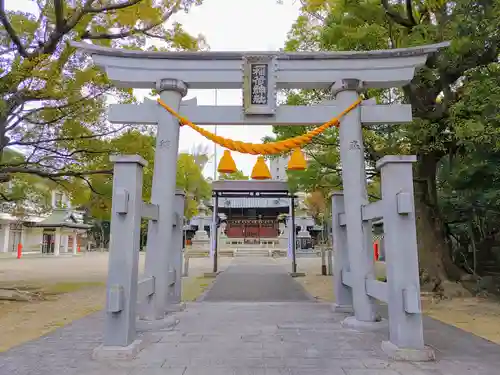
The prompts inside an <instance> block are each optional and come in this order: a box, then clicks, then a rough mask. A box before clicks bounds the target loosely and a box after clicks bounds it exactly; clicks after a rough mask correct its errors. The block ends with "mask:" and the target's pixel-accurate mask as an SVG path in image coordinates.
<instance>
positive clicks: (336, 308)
mask: <svg viewBox="0 0 500 375" xmlns="http://www.w3.org/2000/svg"><path fill="white" fill-rule="evenodd" d="M332 311H333V312H334V313H342V314H353V313H354V309H353V308H352V305H339V304H337V303H334V304H333V305H332Z"/></svg>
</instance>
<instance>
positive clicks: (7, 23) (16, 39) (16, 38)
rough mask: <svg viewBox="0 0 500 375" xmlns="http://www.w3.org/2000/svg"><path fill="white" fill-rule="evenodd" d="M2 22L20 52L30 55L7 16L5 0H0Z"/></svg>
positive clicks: (22, 54) (0, 20)
mask: <svg viewBox="0 0 500 375" xmlns="http://www.w3.org/2000/svg"><path fill="white" fill-rule="evenodd" d="M0 22H2V25H3V27H4V28H5V31H7V34H9V37H10V39H11V40H12V43H14V45H15V46H16V48H17V51H18V52H19V54H20V55H21V56H22V57H28V52H27V51H26V49H25V48H24V46H23V43H22V42H21V39H19V36H18V35H17V33H16V31H15V30H14V28H13V27H12V25H11V23H10V21H9V18H8V17H7V13H6V12H5V0H0Z"/></svg>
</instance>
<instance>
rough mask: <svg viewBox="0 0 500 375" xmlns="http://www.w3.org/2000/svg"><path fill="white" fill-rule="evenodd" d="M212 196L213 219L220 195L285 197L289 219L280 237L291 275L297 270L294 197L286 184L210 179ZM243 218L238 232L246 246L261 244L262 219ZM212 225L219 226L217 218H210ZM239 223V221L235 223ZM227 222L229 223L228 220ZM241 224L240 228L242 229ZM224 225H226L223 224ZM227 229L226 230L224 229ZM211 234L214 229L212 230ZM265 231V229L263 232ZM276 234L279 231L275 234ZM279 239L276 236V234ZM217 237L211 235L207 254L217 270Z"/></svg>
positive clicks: (224, 196) (217, 212) (214, 269)
mask: <svg viewBox="0 0 500 375" xmlns="http://www.w3.org/2000/svg"><path fill="white" fill-rule="evenodd" d="M212 196H213V197H214V206H213V207H214V208H213V217H214V218H217V217H218V216H219V209H220V205H219V201H220V200H221V199H224V198H233V199H234V198H246V199H254V198H258V199H276V198H277V199H280V198H285V199H287V200H289V219H290V220H287V226H286V236H281V237H282V239H283V240H285V241H286V247H287V253H288V256H289V258H291V260H292V265H291V266H292V267H291V272H292V274H295V273H297V260H296V245H295V244H296V240H295V236H296V231H295V230H294V228H295V211H294V210H293V207H294V206H295V199H296V198H297V197H296V196H295V195H294V194H292V193H290V192H289V189H288V184H287V183H286V182H283V181H255V180H254V181H252V180H250V181H236V180H221V181H213V182H212ZM244 221H247V222H245V223H242V224H243V225H241V224H240V226H239V228H238V229H239V232H240V233H242V234H243V233H245V230H248V232H247V233H245V235H244V236H243V237H242V238H243V241H244V243H243V244H246V245H257V244H259V245H260V244H261V241H263V237H260V236H259V234H262V233H263V232H262V222H261V220H255V221H252V220H251V219H244ZM269 221H270V223H269V224H271V225H273V226H275V225H276V224H275V222H274V221H273V220H269ZM213 222H214V223H213V227H216V226H219V225H218V220H216V219H214V221H213ZM238 224H239V223H238ZM228 225H230V224H229V223H228ZM242 227H243V228H242ZM226 228H227V227H226ZM226 230H229V229H226ZM271 230H272V231H273V232H274V234H276V229H274V228H273V227H271ZM213 233H215V229H214V231H213ZM264 233H265V232H264ZM278 234H279V233H278ZM276 237H277V239H278V241H279V236H276ZM219 238H220V236H219V235H217V236H213V237H212V238H211V247H210V256H211V257H212V259H213V272H214V273H217V272H218V249H219V244H218V241H219Z"/></svg>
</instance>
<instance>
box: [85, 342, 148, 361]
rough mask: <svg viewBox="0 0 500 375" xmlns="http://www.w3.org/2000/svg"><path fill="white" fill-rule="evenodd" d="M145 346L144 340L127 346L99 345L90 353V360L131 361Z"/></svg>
mask: <svg viewBox="0 0 500 375" xmlns="http://www.w3.org/2000/svg"><path fill="white" fill-rule="evenodd" d="M146 344H147V343H146V342H145V340H143V339H138V340H135V341H134V342H133V343H132V344H130V345H128V346H104V345H99V346H98V347H97V348H95V349H94V351H93V352H92V359H94V360H96V361H116V360H132V359H134V358H135V357H136V356H137V354H138V353H139V352H140V351H141V350H142V349H144V348H145V347H146Z"/></svg>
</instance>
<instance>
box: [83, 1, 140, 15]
mask: <svg viewBox="0 0 500 375" xmlns="http://www.w3.org/2000/svg"><path fill="white" fill-rule="evenodd" d="M141 1H142V0H129V1H125V2H124V3H118V4H110V5H105V6H102V7H100V8H92V7H91V6H87V7H84V8H83V11H84V12H85V13H104V12H111V11H114V10H119V9H125V8H128V7H131V6H134V5H136V4H139V3H140V2H141Z"/></svg>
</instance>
